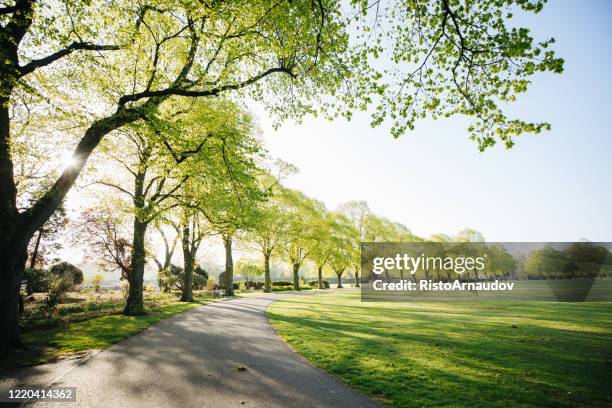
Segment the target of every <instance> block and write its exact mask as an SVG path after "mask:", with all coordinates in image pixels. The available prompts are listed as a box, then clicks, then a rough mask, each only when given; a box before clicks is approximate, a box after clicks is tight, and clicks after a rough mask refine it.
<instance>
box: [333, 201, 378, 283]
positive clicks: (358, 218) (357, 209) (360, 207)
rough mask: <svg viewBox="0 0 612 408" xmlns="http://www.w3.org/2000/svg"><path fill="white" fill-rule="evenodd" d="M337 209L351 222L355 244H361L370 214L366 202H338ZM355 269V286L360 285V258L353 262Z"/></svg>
mask: <svg viewBox="0 0 612 408" xmlns="http://www.w3.org/2000/svg"><path fill="white" fill-rule="evenodd" d="M338 211H339V212H340V213H342V214H344V215H345V216H346V217H347V218H348V219H349V220H350V222H351V223H352V224H353V228H354V230H355V232H356V236H355V245H359V246H360V245H361V243H362V242H364V241H366V236H367V234H366V219H367V217H368V216H369V215H370V214H371V213H370V208H369V207H368V203H366V202H365V201H349V202H347V203H343V204H340V205H339V206H338ZM353 269H354V270H355V287H357V288H358V287H359V286H360V280H359V273H360V272H361V259H359V260H357V262H355V263H354V264H353Z"/></svg>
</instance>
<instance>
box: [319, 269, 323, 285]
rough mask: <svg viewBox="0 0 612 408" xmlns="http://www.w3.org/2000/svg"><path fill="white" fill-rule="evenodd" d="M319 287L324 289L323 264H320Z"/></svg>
mask: <svg viewBox="0 0 612 408" xmlns="http://www.w3.org/2000/svg"><path fill="white" fill-rule="evenodd" d="M319 289H323V265H319Z"/></svg>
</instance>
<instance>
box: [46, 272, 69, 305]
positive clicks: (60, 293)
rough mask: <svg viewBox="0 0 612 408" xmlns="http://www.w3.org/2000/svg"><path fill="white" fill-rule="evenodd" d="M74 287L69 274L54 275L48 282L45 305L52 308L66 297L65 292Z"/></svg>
mask: <svg viewBox="0 0 612 408" xmlns="http://www.w3.org/2000/svg"><path fill="white" fill-rule="evenodd" d="M73 288H74V281H73V279H72V277H71V276H70V275H64V276H58V277H55V278H54V279H53V280H52V281H51V283H50V284H49V292H48V293H47V306H49V308H51V309H54V308H55V307H56V306H57V305H59V304H60V303H62V302H63V301H64V300H65V299H66V294H67V293H68V292H70V291H71V290H72V289H73Z"/></svg>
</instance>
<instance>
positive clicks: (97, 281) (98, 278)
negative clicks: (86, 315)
mask: <svg viewBox="0 0 612 408" xmlns="http://www.w3.org/2000/svg"><path fill="white" fill-rule="evenodd" d="M103 280H104V276H102V275H100V274H97V275H94V276H92V277H91V286H92V287H93V289H94V290H95V291H96V292H99V291H100V287H101V286H102V281H103Z"/></svg>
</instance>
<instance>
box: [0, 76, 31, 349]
mask: <svg viewBox="0 0 612 408" xmlns="http://www.w3.org/2000/svg"><path fill="white" fill-rule="evenodd" d="M0 79H1V82H2V87H1V88H0V95H1V96H0V358H1V357H3V356H6V355H7V354H8V353H9V351H10V349H11V348H21V347H22V342H21V339H20V338H19V296H20V295H19V289H20V286H21V277H22V276H23V270H24V267H25V262H26V247H27V244H28V242H29V241H30V239H31V238H32V235H33V232H34V231H30V230H29V229H28V228H24V226H23V225H21V217H20V215H19V213H18V211H17V206H16V200H17V188H16V186H15V180H14V177H13V162H12V160H11V153H10V127H9V120H10V117H9V95H10V93H11V91H12V88H11V87H10V86H8V87H7V85H8V84H9V82H7V81H5V80H6V78H4V76H2V78H0ZM7 88H8V89H7Z"/></svg>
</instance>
